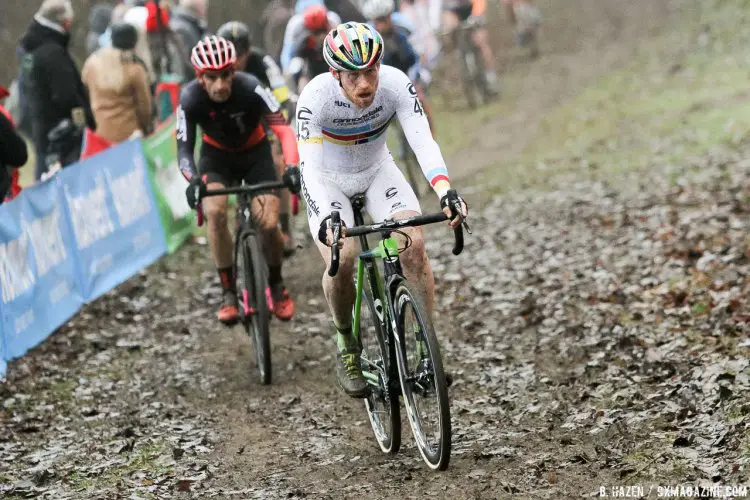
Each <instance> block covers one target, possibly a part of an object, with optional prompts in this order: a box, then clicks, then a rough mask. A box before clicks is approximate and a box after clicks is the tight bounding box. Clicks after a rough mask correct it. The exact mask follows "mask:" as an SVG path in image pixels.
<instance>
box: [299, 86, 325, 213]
mask: <svg viewBox="0 0 750 500" xmlns="http://www.w3.org/2000/svg"><path fill="white" fill-rule="evenodd" d="M314 86H315V80H313V81H312V82H310V83H309V84H308V85H307V86H306V87H305V88H304V89H303V90H302V94H301V95H300V98H299V101H298V102H297V149H298V150H299V159H300V163H299V166H300V170H301V171H302V179H303V181H304V184H303V188H302V194H303V196H305V199H306V200H307V203H308V217H309V218H310V219H311V220H314V222H315V223H316V225H320V221H321V220H322V219H323V217H325V216H326V215H327V214H323V213H321V212H320V210H319V209H318V203H312V205H313V208H312V209H311V208H310V202H311V201H314V200H316V199H318V198H319V196H320V195H321V193H325V190H324V189H322V188H321V189H317V188H316V186H318V187H320V186H319V184H320V179H319V175H318V173H317V172H319V171H320V169H321V168H322V167H323V129H322V127H321V125H320V124H321V121H320V120H321V116H320V115H321V109H322V107H321V106H320V103H319V102H318V100H319V94H318V92H316V91H315V90H314V89H313V87H314ZM319 201H320V200H319ZM321 206H328V205H321Z"/></svg>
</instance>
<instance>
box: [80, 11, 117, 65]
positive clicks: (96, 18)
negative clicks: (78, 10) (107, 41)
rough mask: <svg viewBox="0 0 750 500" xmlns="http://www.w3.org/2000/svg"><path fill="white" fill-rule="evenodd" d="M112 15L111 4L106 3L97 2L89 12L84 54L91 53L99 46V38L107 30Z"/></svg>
mask: <svg viewBox="0 0 750 500" xmlns="http://www.w3.org/2000/svg"><path fill="white" fill-rule="evenodd" d="M111 17H112V6H111V5H109V4H108V3H98V4H96V5H94V6H93V7H92V8H91V12H90V13H89V32H88V34H87V35H86V54H88V55H91V54H93V53H94V52H96V50H97V49H99V48H100V47H101V45H100V44H99V40H100V39H101V36H102V34H103V33H104V32H105V31H107V27H108V26H109V22H110V19H111Z"/></svg>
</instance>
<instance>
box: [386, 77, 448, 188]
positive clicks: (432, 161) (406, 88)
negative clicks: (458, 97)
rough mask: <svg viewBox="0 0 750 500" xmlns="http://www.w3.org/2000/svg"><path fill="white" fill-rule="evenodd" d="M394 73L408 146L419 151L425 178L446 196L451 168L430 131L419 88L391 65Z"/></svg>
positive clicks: (418, 155) (417, 153)
mask: <svg viewBox="0 0 750 500" xmlns="http://www.w3.org/2000/svg"><path fill="white" fill-rule="evenodd" d="M389 71H390V72H391V73H392V76H393V78H392V84H393V90H394V91H395V92H396V98H397V99H398V107H397V110H396V114H397V116H398V121H399V122H400V123H401V128H402V129H403V130H404V134H405V135H406V139H407V140H408V141H409V146H410V147H411V149H412V150H413V151H414V154H415V155H417V160H419V166H420V167H421V168H422V172H423V173H424V176H425V178H426V179H427V181H428V182H429V183H430V185H431V186H432V189H434V190H435V192H436V193H437V195H438V196H440V197H442V196H444V195H445V194H446V193H447V192H448V190H449V189H450V179H449V177H448V168H447V167H446V166H445V159H444V158H443V154H442V153H441V152H440V146H438V144H437V142H435V139H434V138H433V137H432V132H431V131H430V124H429V123H428V122H427V116H426V115H425V111H424V108H423V107H422V103H421V102H419V98H418V97H417V90H416V89H415V88H414V84H412V83H411V81H410V80H409V78H408V77H407V76H406V75H405V74H404V73H403V72H401V71H399V70H397V69H395V68H389Z"/></svg>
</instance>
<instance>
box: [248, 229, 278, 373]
mask: <svg viewBox="0 0 750 500" xmlns="http://www.w3.org/2000/svg"><path fill="white" fill-rule="evenodd" d="M240 248H241V251H242V260H241V262H242V305H243V311H244V324H245V329H246V330H247V333H248V335H250V338H251V339H252V341H253V350H254V351H255V358H256V360H257V362H258V371H259V372H260V381H261V383H263V384H264V385H268V384H270V383H271V339H270V333H269V322H270V319H271V311H270V310H269V308H268V298H267V296H266V282H267V280H266V261H265V259H264V258H263V250H262V248H261V245H260V241H258V237H257V236H256V235H254V234H251V235H249V236H247V237H246V238H245V240H244V244H241V245H240Z"/></svg>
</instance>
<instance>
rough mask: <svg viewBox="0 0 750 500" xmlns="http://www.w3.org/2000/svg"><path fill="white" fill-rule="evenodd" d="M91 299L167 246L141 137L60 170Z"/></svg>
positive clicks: (85, 290)
mask: <svg viewBox="0 0 750 500" xmlns="http://www.w3.org/2000/svg"><path fill="white" fill-rule="evenodd" d="M58 179H59V182H60V184H61V188H62V193H63V197H64V200H65V205H66V207H67V211H68V215H69V217H70V222H71V229H72V233H73V235H74V237H75V245H76V248H77V252H78V264H79V272H80V275H79V276H80V282H81V290H82V294H83V296H84V297H86V301H91V300H94V299H96V298H98V297H99V296H101V295H102V294H104V293H106V292H108V291H110V290H112V289H113V288H115V287H116V286H117V285H119V284H120V283H122V282H123V281H125V280H127V279H128V278H130V277H131V276H133V275H134V274H135V273H137V272H138V271H140V270H141V269H143V268H145V267H146V266H148V265H149V264H151V263H152V262H154V261H155V260H156V259H158V258H159V257H161V256H162V255H164V253H165V252H166V250H167V246H166V242H165V240H164V231H163V230H162V227H161V222H160V220H159V214H158V211H157V208H156V202H155V199H154V194H153V192H152V190H151V183H150V182H149V178H148V172H147V170H146V159H145V156H144V154H143V147H142V145H141V143H140V141H128V142H125V143H123V144H120V145H118V146H115V147H113V148H110V149H108V150H106V151H104V152H102V153H99V154H97V155H95V156H92V157H91V158H88V159H87V160H85V161H83V162H82V163H80V164H78V165H75V166H73V167H69V168H66V169H64V170H63V171H62V172H61V173H60V174H58Z"/></svg>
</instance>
